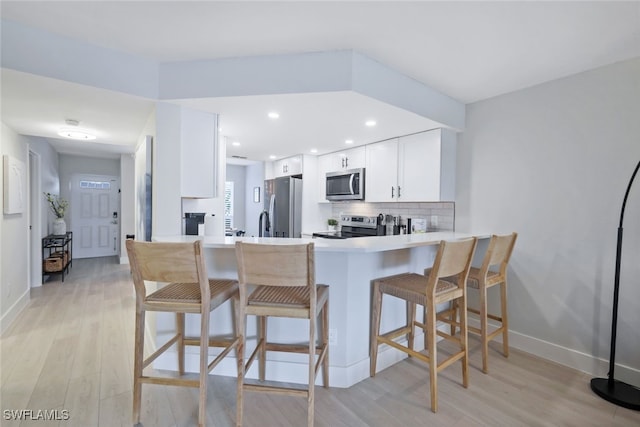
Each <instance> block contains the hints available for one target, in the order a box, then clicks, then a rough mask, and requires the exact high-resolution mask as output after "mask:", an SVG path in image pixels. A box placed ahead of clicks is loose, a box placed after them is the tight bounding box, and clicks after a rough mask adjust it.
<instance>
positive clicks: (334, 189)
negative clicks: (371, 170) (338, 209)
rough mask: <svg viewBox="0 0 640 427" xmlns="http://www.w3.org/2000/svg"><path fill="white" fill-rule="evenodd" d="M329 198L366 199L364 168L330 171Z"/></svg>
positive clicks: (328, 176) (328, 178)
mask: <svg viewBox="0 0 640 427" xmlns="http://www.w3.org/2000/svg"><path fill="white" fill-rule="evenodd" d="M326 188H327V193H326V194H327V200H364V168H359V169H349V170H343V171H339V172H328V173H327V180H326Z"/></svg>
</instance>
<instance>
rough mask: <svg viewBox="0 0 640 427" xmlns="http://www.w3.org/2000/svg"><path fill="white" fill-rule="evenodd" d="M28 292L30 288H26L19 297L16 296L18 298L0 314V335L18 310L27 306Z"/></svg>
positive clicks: (9, 324)
mask: <svg viewBox="0 0 640 427" xmlns="http://www.w3.org/2000/svg"><path fill="white" fill-rule="evenodd" d="M30 292H31V290H30V289H27V290H26V291H25V292H24V293H23V294H22V295H21V296H20V298H18V300H17V301H16V302H15V303H14V304H13V305H12V306H11V307H9V310H7V312H6V313H4V314H3V315H2V318H1V319H0V335H1V334H4V333H5V331H6V330H7V329H9V326H11V324H12V323H13V321H14V320H16V318H17V317H18V315H19V314H20V312H21V311H22V310H23V309H24V308H25V307H26V306H27V304H28V303H29V299H30Z"/></svg>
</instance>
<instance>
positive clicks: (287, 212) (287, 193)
mask: <svg viewBox="0 0 640 427" xmlns="http://www.w3.org/2000/svg"><path fill="white" fill-rule="evenodd" d="M264 193H265V197H264V204H265V206H264V209H265V210H266V211H267V212H268V213H269V221H270V223H271V224H270V227H269V232H268V233H267V234H265V235H268V236H271V237H301V232H302V178H294V177H292V176H285V177H280V178H276V179H269V180H266V181H265V182H264Z"/></svg>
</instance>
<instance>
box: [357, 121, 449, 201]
mask: <svg viewBox="0 0 640 427" xmlns="http://www.w3.org/2000/svg"><path fill="white" fill-rule="evenodd" d="M455 142H456V135H455V133H454V132H452V131H449V130H447V129H435V130H431V131H427V132H421V133H418V134H414V135H409V136H405V137H401V138H396V139H392V140H388V141H382V142H379V143H375V144H370V145H368V146H367V151H366V153H367V156H366V160H367V163H366V168H367V174H366V193H365V194H366V201H367V202H434V201H453V200H454V199H455Z"/></svg>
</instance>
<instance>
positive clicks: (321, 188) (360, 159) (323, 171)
mask: <svg viewBox="0 0 640 427" xmlns="http://www.w3.org/2000/svg"><path fill="white" fill-rule="evenodd" d="M365 163H366V150H365V148H364V146H362V147H355V148H351V149H349V150H343V151H336V152H334V153H329V154H324V155H322V156H318V196H319V201H321V202H327V199H326V190H327V189H326V185H325V181H326V176H327V172H338V171H342V170H347V169H357V168H364V167H365ZM365 174H366V173H365Z"/></svg>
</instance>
